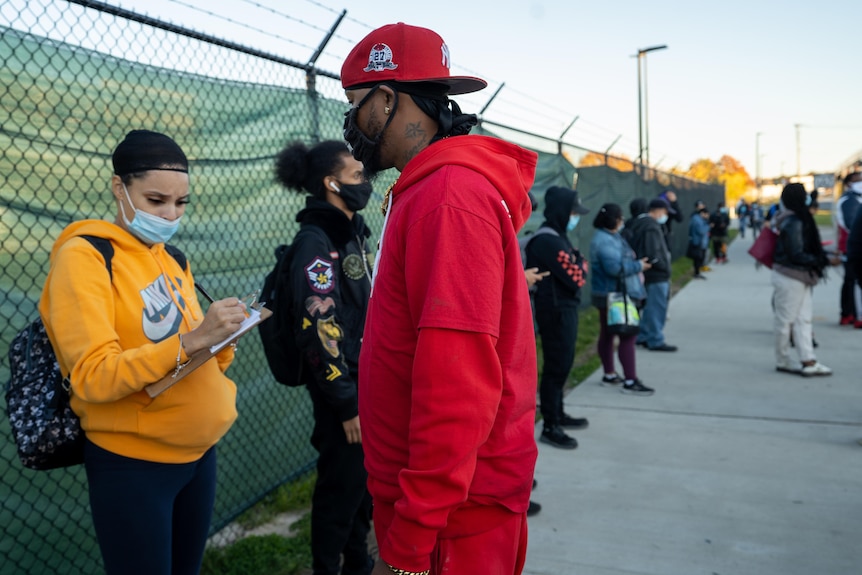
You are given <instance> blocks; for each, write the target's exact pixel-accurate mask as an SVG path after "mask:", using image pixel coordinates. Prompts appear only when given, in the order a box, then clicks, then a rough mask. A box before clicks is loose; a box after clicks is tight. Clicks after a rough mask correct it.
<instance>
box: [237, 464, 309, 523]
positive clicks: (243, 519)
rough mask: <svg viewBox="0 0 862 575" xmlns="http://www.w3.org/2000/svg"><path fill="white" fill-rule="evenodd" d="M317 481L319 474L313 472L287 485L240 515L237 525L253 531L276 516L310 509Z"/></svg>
mask: <svg viewBox="0 0 862 575" xmlns="http://www.w3.org/2000/svg"><path fill="white" fill-rule="evenodd" d="M315 481H317V473H316V472H312V473H309V474H307V475H306V476H305V477H301V478H299V479H297V480H296V481H293V482H291V483H285V484H284V485H282V486H280V487H278V488H277V489H275V490H274V491H272V492H271V493H269V494H268V495H267V496H266V497H264V498H263V499H261V500H260V501H259V502H258V503H257V504H256V505H255V506H254V507H251V508H249V509H248V510H247V511H246V512H245V513H243V514H242V515H240V516H239V517H238V518H237V523H239V524H240V525H241V526H242V527H244V528H245V529H253V528H255V527H257V526H258V525H264V524H266V523H269V522H270V521H272V520H273V518H275V516H276V515H280V514H282V513H286V512H288V511H300V510H302V509H308V507H309V506H310V505H311V494H312V493H313V492H314V482H315Z"/></svg>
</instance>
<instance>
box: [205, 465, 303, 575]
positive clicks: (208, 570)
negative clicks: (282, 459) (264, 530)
mask: <svg viewBox="0 0 862 575" xmlns="http://www.w3.org/2000/svg"><path fill="white" fill-rule="evenodd" d="M316 480H317V473H314V472H312V473H309V474H307V475H306V476H305V477H301V478H299V479H297V480H296V481H293V482H291V483H286V484H284V485H282V486H281V487H279V488H277V489H275V490H274V491H272V492H271V493H270V494H269V495H267V496H266V497H264V498H263V499H262V500H261V501H260V502H259V503H257V504H256V505H255V506H254V507H252V508H250V509H249V510H248V511H246V512H245V513H243V514H242V515H240V517H239V518H238V519H237V523H239V524H240V525H241V526H242V527H244V528H246V529H251V528H254V527H257V526H259V525H264V524H266V523H269V522H270V521H272V520H273V519H274V518H275V517H276V516H277V515H279V514H281V513H286V512H289V511H302V510H305V511H306V512H305V513H304V514H303V515H302V517H301V518H300V519H299V520H298V521H296V522H295V523H294V524H293V525H291V527H290V530H291V536H290V537H285V536H283V535H278V534H272V535H262V536H251V537H246V538H244V539H240V540H239V541H237V542H236V543H233V544H231V545H228V546H225V547H221V548H219V547H210V548H208V549H207V550H206V553H205V554H204V560H203V564H202V566H201V575H296V574H298V573H301V572H303V571H304V570H307V569H310V568H311V511H310V507H311V494H312V492H313V491H314V482H315V481H316Z"/></svg>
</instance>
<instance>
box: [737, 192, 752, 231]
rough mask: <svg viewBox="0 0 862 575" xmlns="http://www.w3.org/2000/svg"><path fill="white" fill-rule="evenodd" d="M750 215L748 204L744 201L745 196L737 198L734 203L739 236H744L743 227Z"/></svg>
mask: <svg viewBox="0 0 862 575" xmlns="http://www.w3.org/2000/svg"><path fill="white" fill-rule="evenodd" d="M750 216H751V210H750V209H749V207H748V204H747V203H746V201H745V198H739V202H738V203H737V204H736V220H737V222H738V223H739V237H740V238H744V237H745V228H746V226H747V225H748V223H749V217H750Z"/></svg>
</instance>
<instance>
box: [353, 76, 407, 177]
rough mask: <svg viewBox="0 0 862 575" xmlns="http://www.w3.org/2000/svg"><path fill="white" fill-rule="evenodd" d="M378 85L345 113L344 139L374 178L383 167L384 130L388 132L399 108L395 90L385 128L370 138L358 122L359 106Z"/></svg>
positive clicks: (367, 173)
mask: <svg viewBox="0 0 862 575" xmlns="http://www.w3.org/2000/svg"><path fill="white" fill-rule="evenodd" d="M378 87H379V86H375V87H374V88H372V89H371V91H369V92H368V93H367V94H366V95H365V97H364V98H362V100H360V101H359V104H357V105H356V106H355V107H353V108H351V109H350V110H348V111H347V112H345V113H344V140H345V141H346V142H347V147H348V148H349V149H350V153H351V154H352V155H353V157H354V159H356V160H358V161H360V162H362V165H363V167H364V168H365V172H366V175H367V176H368V178H369V179H373V178H374V176H375V175H377V173H378V172H380V171H381V170H382V169H383V168H382V166H381V165H380V141H381V140H382V138H383V134H384V132H386V128H388V127H389V123H390V122H391V121H392V118H393V117H395V110H396V109H397V108H398V92H395V101H394V102H393V104H392V110H391V111H390V113H389V117H388V118H387V119H386V123H385V124H384V125H383V129H382V130H380V132H379V133H378V134H377V135H376V136H375V137H374V139H371V138H369V137H368V136H366V135H365V134H364V133H363V132H362V130H360V129H359V126H358V125H357V124H356V117H357V116H358V115H359V108H361V107H362V105H363V104H365V102H367V101H368V99H369V98H371V96H372V95H373V94H374V92H376V91H377V88H378Z"/></svg>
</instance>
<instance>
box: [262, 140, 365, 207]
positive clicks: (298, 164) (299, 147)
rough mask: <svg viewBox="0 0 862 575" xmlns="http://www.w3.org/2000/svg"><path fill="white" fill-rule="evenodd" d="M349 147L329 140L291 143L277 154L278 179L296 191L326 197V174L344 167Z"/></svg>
mask: <svg viewBox="0 0 862 575" xmlns="http://www.w3.org/2000/svg"><path fill="white" fill-rule="evenodd" d="M349 155H350V151H349V150H348V149H347V145H346V144H345V143H344V142H338V141H336V140H326V141H323V142H320V143H319V144H315V145H314V146H312V147H311V148H309V147H308V146H306V145H305V144H304V143H302V142H292V143H290V144H288V145H287V146H286V147H285V148H284V149H283V150H282V151H280V152H279V153H278V156H276V158H275V179H276V180H278V181H279V182H281V184H282V185H283V186H285V187H286V188H289V189H291V190H295V191H297V192H306V193H308V194H311V195H312V196H314V197H316V198H320V199H324V198H326V189H325V188H324V186H323V178H325V177H326V176H331V175H333V174H335V172H337V171H338V170H340V169H341V168H342V167H344V156H349Z"/></svg>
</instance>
